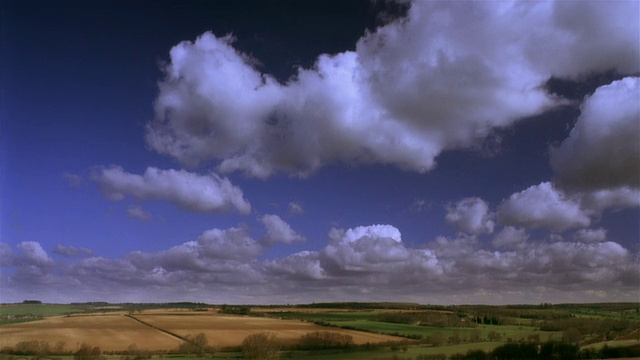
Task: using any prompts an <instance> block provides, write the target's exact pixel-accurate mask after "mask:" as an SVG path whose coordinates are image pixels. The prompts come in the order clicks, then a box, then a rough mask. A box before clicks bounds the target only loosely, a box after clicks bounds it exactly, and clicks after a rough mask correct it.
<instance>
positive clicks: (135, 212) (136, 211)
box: [127, 205, 153, 221]
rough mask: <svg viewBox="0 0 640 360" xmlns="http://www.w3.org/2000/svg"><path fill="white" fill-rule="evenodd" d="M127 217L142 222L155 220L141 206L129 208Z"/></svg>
mask: <svg viewBox="0 0 640 360" xmlns="http://www.w3.org/2000/svg"><path fill="white" fill-rule="evenodd" d="M127 215H128V216H129V217H132V218H134V219H138V220H141V221H149V220H151V219H153V216H152V215H151V214H150V213H148V212H146V211H144V210H143V209H142V207H141V206H137V205H132V206H129V208H128V209H127Z"/></svg>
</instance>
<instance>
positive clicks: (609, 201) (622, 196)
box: [579, 187, 640, 214]
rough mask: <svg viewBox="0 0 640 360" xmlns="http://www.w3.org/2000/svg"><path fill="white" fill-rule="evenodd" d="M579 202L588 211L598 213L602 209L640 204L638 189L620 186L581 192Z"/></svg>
mask: <svg viewBox="0 0 640 360" xmlns="http://www.w3.org/2000/svg"><path fill="white" fill-rule="evenodd" d="M579 195H580V204H581V206H582V207H583V208H584V209H585V210H587V211H590V212H593V213H595V214H600V213H601V212H603V211H604V210H607V209H612V210H620V209H625V208H630V207H637V206H640V189H630V188H628V187H622V188H617V189H606V190H595V191H590V192H586V193H581V194H579Z"/></svg>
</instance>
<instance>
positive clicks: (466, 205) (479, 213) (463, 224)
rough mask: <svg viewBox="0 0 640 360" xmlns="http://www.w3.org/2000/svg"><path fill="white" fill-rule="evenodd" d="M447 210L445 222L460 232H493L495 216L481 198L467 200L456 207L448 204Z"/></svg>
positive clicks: (459, 202)
mask: <svg viewBox="0 0 640 360" xmlns="http://www.w3.org/2000/svg"><path fill="white" fill-rule="evenodd" d="M446 209H447V215H446V216H445V220H446V221H447V223H448V224H450V225H453V226H454V227H455V228H456V230H458V231H461V232H465V233H467V234H480V233H489V234H490V233H492V232H493V226H494V222H493V216H494V215H493V213H491V212H490V211H489V205H487V203H486V202H485V201H484V200H482V199H480V198H477V197H474V198H465V199H462V200H460V201H458V202H457V203H456V204H455V205H453V204H448V205H447V206H446Z"/></svg>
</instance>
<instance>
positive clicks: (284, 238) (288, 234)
mask: <svg viewBox="0 0 640 360" xmlns="http://www.w3.org/2000/svg"><path fill="white" fill-rule="evenodd" d="M260 222H261V223H262V225H264V228H265V230H266V231H267V233H266V234H265V236H264V237H263V238H262V239H261V240H262V242H263V243H264V244H265V245H273V244H276V243H285V244H292V243H295V242H304V241H305V240H306V238H305V237H304V236H302V235H300V234H298V233H296V232H295V231H293V229H291V226H290V225H289V224H287V223H286V222H284V220H282V219H281V218H280V217H279V216H278V215H264V216H262V217H261V218H260Z"/></svg>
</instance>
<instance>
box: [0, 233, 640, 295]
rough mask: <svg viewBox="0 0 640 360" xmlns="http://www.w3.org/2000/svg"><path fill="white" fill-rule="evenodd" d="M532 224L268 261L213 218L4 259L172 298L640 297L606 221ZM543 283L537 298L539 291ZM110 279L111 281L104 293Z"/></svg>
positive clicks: (382, 240)
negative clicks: (87, 253) (192, 235)
mask: <svg viewBox="0 0 640 360" xmlns="http://www.w3.org/2000/svg"><path fill="white" fill-rule="evenodd" d="M531 236H532V235H530V234H527V233H526V232H525V231H524V230H523V229H519V228H514V227H507V228H505V229H503V230H502V231H500V232H499V233H497V234H496V235H495V237H494V239H493V241H492V242H491V246H488V244H485V243H484V242H482V241H479V240H478V239H477V237H476V236H473V235H466V234H458V236H456V237H453V238H447V237H438V238H436V239H435V240H433V241H430V242H428V243H427V244H426V246H425V247H419V248H411V247H407V246H406V245H405V244H404V243H403V242H402V239H401V236H400V231H399V230H398V229H397V228H395V227H393V226H391V225H372V226H361V227H356V228H352V229H346V230H344V229H332V230H331V231H330V232H329V239H328V243H327V244H326V246H325V248H324V249H322V250H320V251H301V252H297V253H294V254H291V255H287V256H282V257H278V258H275V259H265V260H262V261H260V260H259V259H258V257H259V256H261V254H262V247H261V246H260V244H259V243H258V242H257V241H256V240H254V239H252V238H251V237H250V236H249V235H248V234H247V233H246V232H245V231H244V230H242V229H238V228H229V229H225V230H222V229H211V230H207V231H205V232H204V233H203V234H202V235H200V236H199V237H198V238H197V239H195V240H192V241H187V242H184V243H182V244H179V245H176V246H173V247H171V248H168V249H166V250H161V251H156V252H144V251H134V252H131V253H129V254H127V255H126V256H125V257H123V258H119V259H109V258H104V257H97V256H91V257H85V258H81V259H70V260H69V261H67V262H64V263H57V262H54V261H53V260H51V258H50V257H49V256H48V255H47V254H46V252H45V251H44V250H43V249H42V246H41V245H40V244H39V243H37V242H23V243H20V244H18V245H17V246H16V249H17V252H16V253H15V254H13V252H12V249H11V248H10V247H7V246H2V247H0V250H2V252H3V256H4V254H9V256H11V258H12V260H11V261H9V262H7V261H6V259H3V266H9V267H10V269H9V270H11V271H3V273H2V281H3V284H6V285H7V288H8V289H11V291H14V292H15V291H18V293H22V294H24V293H34V294H36V293H43V292H47V291H51V289H54V290H60V289H62V288H65V287H68V286H70V285H72V286H73V287H74V289H76V291H77V292H76V293H75V294H74V296H75V297H76V298H77V300H78V301H82V300H84V301H88V300H87V299H91V298H93V297H95V296H96V294H101V295H102V297H101V298H103V299H106V300H107V301H144V298H140V297H139V294H140V293H144V294H145V296H146V297H147V298H148V297H149V296H153V297H154V298H162V299H167V301H178V300H180V301H184V300H185V299H187V300H193V301H202V299H203V297H207V298H211V299H216V301H220V302H228V301H229V300H235V301H236V302H242V303H246V302H247V301H251V302H260V301H262V302H265V303H274V302H278V301H286V298H284V297H283V294H293V293H295V297H296V300H297V301H300V302H310V301H317V300H326V301H329V300H332V299H333V300H335V297H336V296H338V297H339V298H341V299H345V300H361V299H362V297H361V296H360V295H358V294H364V293H368V294H370V295H371V294H375V296H376V298H379V299H395V300H398V299H402V300H407V301H420V299H424V298H425V297H428V298H429V299H430V301H432V300H433V301H438V302H446V303H452V302H455V303H459V302H467V303H468V302H472V301H473V300H474V299H477V297H476V296H477V294H478V293H481V292H482V291H483V289H487V288H489V289H491V296H492V297H488V298H486V299H485V298H483V299H484V300H485V301H493V302H495V301H498V300H496V299H498V298H499V299H502V301H504V302H512V303H513V302H522V301H526V302H532V301H533V302H539V301H541V300H545V299H546V301H558V300H559V301H567V300H568V299H579V298H580V296H582V297H584V296H588V295H589V294H591V293H592V292H593V291H605V290H606V291H607V293H608V298H606V299H610V300H612V301H621V300H625V301H631V300H632V299H634V298H637V296H638V288H637V282H638V281H639V280H640V278H639V277H638V275H639V274H638V272H637V266H638V258H637V254H632V253H630V252H629V250H627V249H625V248H624V247H622V246H621V245H620V244H618V243H615V242H611V241H607V240H606V238H605V234H604V231H603V230H602V229H589V230H587V229H582V230H579V231H577V232H575V233H574V235H573V240H571V241H567V240H565V239H563V238H562V237H561V236H559V235H558V236H555V237H553V238H552V239H530V237H531ZM11 268H13V269H11ZM612 286H613V287H612ZM534 287H535V288H536V289H537V290H539V291H537V292H536V293H537V294H541V295H540V296H541V297H540V298H536V299H532V298H531V290H530V289H531V288H534ZM105 288H109V289H112V290H113V291H111V292H110V294H105V293H104V291H103V290H104V289H105ZM292 289H295V290H296V291H295V292H291V291H288V290H292ZM3 295H4V292H3ZM370 295H367V296H370ZM52 296H54V295H52ZM634 296H635V297H634ZM54 298H55V297H54ZM367 298H370V297H367ZM65 299H66V301H69V298H65ZM241 299H244V302H243V301H242V300H241ZM257 299H261V300H257ZM491 299H493V300H491ZM422 302H424V300H422Z"/></svg>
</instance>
